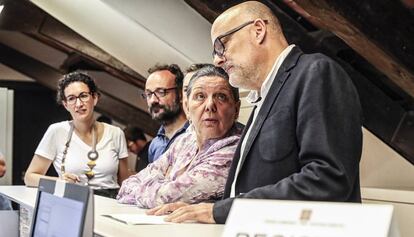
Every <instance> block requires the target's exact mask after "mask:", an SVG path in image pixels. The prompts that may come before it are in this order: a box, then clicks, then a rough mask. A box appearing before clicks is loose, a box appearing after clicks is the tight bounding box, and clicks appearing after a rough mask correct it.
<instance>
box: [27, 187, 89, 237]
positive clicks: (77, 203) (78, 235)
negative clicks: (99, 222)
mask: <svg viewBox="0 0 414 237" xmlns="http://www.w3.org/2000/svg"><path fill="white" fill-rule="evenodd" d="M92 197H93V192H92V191H91V190H90V189H89V188H88V187H87V186H82V185H77V184H69V183H64V182H62V181H54V180H47V179H41V180H40V183H39V189H38V194H37V200H36V205H35V210H34V213H33V220H32V228H31V234H30V236H31V237H55V236H59V237H66V236H67V237H85V236H92V235H93V227H91V226H90V225H91V224H92V225H93V201H91V199H92ZM92 200H93V199H92ZM91 206H92V207H91ZM88 210H89V212H88ZM91 210H92V211H91ZM91 212H92V213H91ZM91 218H92V220H90V219H91ZM88 219H89V220H88Z"/></svg>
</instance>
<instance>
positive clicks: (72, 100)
mask: <svg viewBox="0 0 414 237" xmlns="http://www.w3.org/2000/svg"><path fill="white" fill-rule="evenodd" d="M91 97H92V93H91V92H82V93H80V94H79V95H78V96H75V95H70V96H67V97H66V99H65V101H66V103H67V104H69V105H74V104H76V100H77V99H79V100H80V101H82V102H88V101H89V100H90V99H91Z"/></svg>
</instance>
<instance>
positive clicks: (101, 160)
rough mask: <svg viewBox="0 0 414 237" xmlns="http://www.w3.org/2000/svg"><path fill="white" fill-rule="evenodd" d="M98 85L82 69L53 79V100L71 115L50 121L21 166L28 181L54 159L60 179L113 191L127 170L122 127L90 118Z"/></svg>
mask: <svg viewBox="0 0 414 237" xmlns="http://www.w3.org/2000/svg"><path fill="white" fill-rule="evenodd" d="M98 100H99V92H98V88H97V86H96V84H95V82H94V81H93V79H92V78H91V77H89V76H88V75H86V74H84V73H81V72H73V73H69V74H67V75H65V76H64V78H62V79H61V80H60V81H59V84H58V95H57V101H58V103H61V104H63V106H64V107H65V108H66V110H67V111H68V112H69V113H70V115H71V116H72V119H73V120H72V121H64V122H59V123H55V124H52V125H50V126H49V128H48V129H47V131H46V133H45V134H44V136H43V138H42V140H41V141H40V144H39V146H38V147H37V149H36V151H35V155H34V156H33V159H32V162H31V163H30V165H29V168H28V169H27V171H26V175H25V178H24V180H25V183H26V185H27V186H37V185H38V183H39V179H40V178H48V179H56V177H50V176H45V174H46V171H47V170H48V168H49V166H50V165H51V164H52V163H53V165H54V167H55V169H56V171H57V173H58V174H59V178H60V179H64V180H66V181H68V182H71V183H81V184H86V185H89V186H91V187H92V188H93V189H95V190H98V191H96V193H97V194H103V195H105V196H112V197H115V196H116V193H117V189H118V188H119V185H118V183H119V184H120V183H121V182H122V181H123V180H124V179H126V178H127V177H128V176H129V172H128V163H127V159H125V158H127V157H128V151H127V146H126V141H125V137H124V133H123V132H122V130H121V129H120V128H118V127H115V126H112V125H109V124H106V123H101V122H97V121H95V118H94V116H93V113H94V108H95V105H96V104H97V103H98Z"/></svg>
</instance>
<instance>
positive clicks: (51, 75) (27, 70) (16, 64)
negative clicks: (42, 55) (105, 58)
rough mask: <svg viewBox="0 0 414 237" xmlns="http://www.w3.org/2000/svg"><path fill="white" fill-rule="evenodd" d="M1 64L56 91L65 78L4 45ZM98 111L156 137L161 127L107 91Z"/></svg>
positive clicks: (1, 46) (143, 113) (0, 47)
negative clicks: (59, 81) (58, 84)
mask: <svg viewBox="0 0 414 237" xmlns="http://www.w3.org/2000/svg"><path fill="white" fill-rule="evenodd" d="M0 62H1V63H3V64H5V65H7V66H9V67H10V68H13V69H15V70H16V71H19V72H21V73H23V74H25V75H27V76H29V77H31V78H33V79H35V80H36V81H38V82H39V83H40V84H42V85H44V86H46V87H48V88H50V89H51V90H55V89H56V85H57V81H58V80H59V79H60V78H62V76H63V73H61V72H59V71H57V70H56V69H54V68H51V67H50V66H48V65H46V64H44V63H41V62H38V61H36V60H35V59H33V58H30V57H28V56H26V55H24V54H22V53H20V52H18V51H16V50H14V49H11V48H9V47H7V46H5V45H3V44H0ZM120 93H121V92H120ZM97 110H98V111H100V112H102V113H104V114H108V115H111V116H112V117H113V118H114V119H116V120H118V121H122V122H124V123H125V124H136V125H137V126H141V128H142V130H143V131H144V132H145V133H147V134H150V135H154V134H155V133H156V131H157V128H158V127H159V124H157V123H156V122H155V121H154V120H152V119H151V117H150V115H149V114H148V113H146V112H144V111H141V110H140V109H138V108H135V107H133V106H130V105H128V104H126V103H124V102H122V101H120V100H118V99H117V98H116V95H111V94H109V93H107V92H105V91H102V97H101V102H99V103H98V104H97Z"/></svg>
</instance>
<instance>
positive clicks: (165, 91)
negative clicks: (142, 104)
mask: <svg viewBox="0 0 414 237" xmlns="http://www.w3.org/2000/svg"><path fill="white" fill-rule="evenodd" d="M175 89H177V87H171V88H157V89H155V90H154V91H150V90H146V91H144V92H143V93H142V94H141V96H142V98H143V99H144V100H148V99H150V98H151V96H152V95H153V94H154V95H155V97H157V99H160V98H161V97H165V96H166V95H167V94H168V91H170V90H175Z"/></svg>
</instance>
